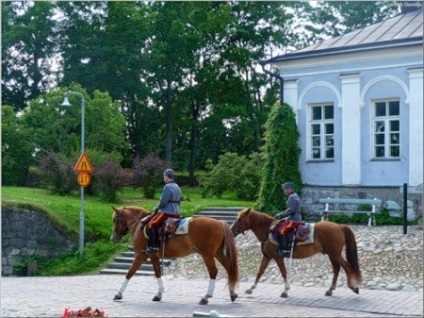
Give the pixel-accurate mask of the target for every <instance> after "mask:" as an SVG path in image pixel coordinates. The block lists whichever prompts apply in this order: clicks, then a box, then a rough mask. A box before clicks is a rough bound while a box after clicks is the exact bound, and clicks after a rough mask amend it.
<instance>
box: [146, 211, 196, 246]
mask: <svg viewBox="0 0 424 318" xmlns="http://www.w3.org/2000/svg"><path fill="white" fill-rule="evenodd" d="M191 219H192V217H188V218H186V217H181V218H173V217H169V218H167V219H166V220H165V222H163V223H162V225H161V226H159V227H158V228H157V233H158V237H159V240H160V241H164V240H166V238H168V237H170V236H174V235H183V234H188V225H189V222H190V221H191ZM147 222H148V220H147ZM147 222H146V223H147ZM143 233H144V235H145V237H146V238H148V236H147V234H146V227H144V229H143Z"/></svg>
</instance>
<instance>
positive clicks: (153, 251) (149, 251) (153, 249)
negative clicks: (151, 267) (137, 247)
mask: <svg viewBox="0 0 424 318" xmlns="http://www.w3.org/2000/svg"><path fill="white" fill-rule="evenodd" d="M158 250H159V249H158V248H157V247H153V246H149V247H148V248H146V251H145V252H146V254H156V253H157V251H158Z"/></svg>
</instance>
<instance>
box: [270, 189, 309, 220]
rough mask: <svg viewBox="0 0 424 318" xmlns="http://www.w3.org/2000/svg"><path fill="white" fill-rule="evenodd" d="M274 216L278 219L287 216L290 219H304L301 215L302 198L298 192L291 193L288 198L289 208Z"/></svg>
mask: <svg viewBox="0 0 424 318" xmlns="http://www.w3.org/2000/svg"><path fill="white" fill-rule="evenodd" d="M274 217H275V218H276V219H282V218H285V217H287V219H288V220H292V221H302V216H301V215H300V198H299V196H298V195H297V193H296V192H293V193H291V194H290V195H289V197H288V199H287V209H285V210H284V211H283V212H280V213H278V214H276V215H274Z"/></svg>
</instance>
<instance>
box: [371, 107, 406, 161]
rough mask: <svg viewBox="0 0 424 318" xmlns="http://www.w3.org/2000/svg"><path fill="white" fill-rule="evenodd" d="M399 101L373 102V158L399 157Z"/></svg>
mask: <svg viewBox="0 0 424 318" xmlns="http://www.w3.org/2000/svg"><path fill="white" fill-rule="evenodd" d="M399 114H400V107H399V101H396V100H386V101H376V102H374V119H373V125H374V129H373V134H374V136H373V140H374V154H373V156H374V158H389V159H390V158H399V157H400V117H399Z"/></svg>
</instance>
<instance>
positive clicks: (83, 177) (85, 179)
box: [77, 172, 91, 188]
mask: <svg viewBox="0 0 424 318" xmlns="http://www.w3.org/2000/svg"><path fill="white" fill-rule="evenodd" d="M90 181H91V176H90V175H89V174H88V173H86V172H81V173H78V177H77V182H78V184H79V186H80V187H84V188H85V187H86V186H88V185H89V184H90Z"/></svg>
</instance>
